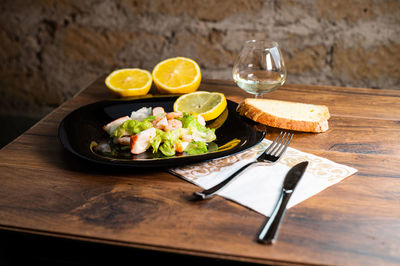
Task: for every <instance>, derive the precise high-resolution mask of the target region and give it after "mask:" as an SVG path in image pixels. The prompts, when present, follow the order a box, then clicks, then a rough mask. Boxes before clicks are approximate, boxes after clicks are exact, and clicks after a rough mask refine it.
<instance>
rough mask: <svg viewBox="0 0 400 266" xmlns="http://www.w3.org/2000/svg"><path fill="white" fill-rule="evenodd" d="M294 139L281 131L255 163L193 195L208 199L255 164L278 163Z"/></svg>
mask: <svg viewBox="0 0 400 266" xmlns="http://www.w3.org/2000/svg"><path fill="white" fill-rule="evenodd" d="M292 138H293V134H292V133H288V132H285V131H281V133H279V135H278V136H277V137H276V138H275V140H274V141H273V142H272V143H271V144H270V145H269V146H268V148H267V149H266V150H265V151H264V152H263V153H262V154H261V155H260V156H259V157H258V158H257V159H256V160H255V161H251V162H249V163H247V164H245V165H244V166H242V167H241V168H240V169H239V170H237V171H236V172H235V173H233V174H232V175H230V176H229V177H228V178H226V179H225V180H223V181H222V182H220V183H218V184H216V185H215V186H213V187H211V188H209V189H206V190H203V191H201V192H194V193H193V195H194V196H195V197H196V198H197V199H200V200H202V199H208V198H210V197H212V196H214V195H215V194H216V193H217V192H218V191H220V190H221V189H222V188H224V187H225V186H226V185H227V184H229V183H230V182H232V181H233V180H234V179H235V178H236V177H237V176H239V175H240V174H241V173H243V172H244V170H245V169H247V168H248V167H249V166H251V165H253V164H255V163H267V164H268V165H272V164H275V163H277V162H278V161H279V160H280V158H282V155H283V154H284V153H285V151H286V149H287V147H288V146H289V144H290V141H291V140H292Z"/></svg>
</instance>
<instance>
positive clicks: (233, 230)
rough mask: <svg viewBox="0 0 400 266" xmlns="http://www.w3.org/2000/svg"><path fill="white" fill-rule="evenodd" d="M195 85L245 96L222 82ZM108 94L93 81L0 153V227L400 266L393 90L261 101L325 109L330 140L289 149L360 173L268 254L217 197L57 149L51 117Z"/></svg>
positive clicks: (330, 192) (155, 173)
mask: <svg viewBox="0 0 400 266" xmlns="http://www.w3.org/2000/svg"><path fill="white" fill-rule="evenodd" d="M200 89H201V90H208V91H220V92H223V93H225V95H226V96H227V98H228V99H230V100H232V101H235V102H240V101H241V100H242V99H243V98H244V97H250V95H247V94H245V93H244V92H242V91H241V90H240V89H239V88H238V87H236V86H235V85H234V84H233V83H232V82H228V81H218V80H206V81H203V83H202V84H201V88H200ZM153 92H154V91H153ZM112 97H113V96H112V95H111V94H110V93H109V92H108V91H107V89H106V87H105V85H104V77H100V78H99V79H98V80H97V81H95V82H94V83H93V84H92V85H91V86H89V87H88V88H87V89H85V90H83V91H82V92H81V93H79V94H78V95H76V96H75V97H73V98H72V99H70V100H68V101H67V102H65V103H64V104H63V105H62V106H60V107H59V108H57V109H56V110H54V111H53V112H52V113H50V114H49V115H48V116H46V117H45V118H44V119H43V120H41V121H40V122H39V123H38V124H36V125H35V126H33V127H32V128H31V129H29V130H28V131H27V132H25V133H24V134H23V135H21V136H20V137H18V138H17V139H16V140H14V141H13V142H12V143H10V144H9V145H7V146H5V147H4V148H3V149H1V150H0V229H2V230H9V231H20V232H27V233H31V234H37V235H49V236H53V237H57V238H66V239H80V240H83V241H88V242H96V243H103V244H106V245H110V247H111V246H115V245H117V246H124V247H129V248H132V249H144V250H154V251H165V252H171V253H176V254H186V255H189V256H200V257H210V258H219V259H228V260H232V261H240V262H254V263H263V264H302V265H304V264H307V265H312V264H314V265H321V264H326V265H399V264H400V163H399V162H400V91H389V90H372V89H364V88H345V87H331V86H311V85H296V84H289V85H285V86H283V87H282V88H280V89H278V90H276V91H274V92H272V93H270V94H268V95H267V97H269V98H273V99H281V100H289V101H298V102H304V103H313V104H325V105H327V106H328V107H329V110H330V112H331V115H332V118H331V119H330V120H329V126H330V129H329V130H328V132H326V133H322V134H313V133H297V134H296V135H295V138H294V139H293V141H292V144H291V146H292V147H293V148H296V149H299V150H302V151H305V152H309V153H312V154H315V155H318V156H322V157H325V158H328V159H330V160H333V161H335V162H338V163H343V164H346V165H349V166H352V167H355V168H356V169H358V172H357V173H356V174H355V175H353V176H351V177H349V178H347V179H345V180H344V181H342V182H340V183H338V184H336V185H334V186H332V187H330V188H328V189H326V190H324V191H323V192H321V193H319V194H317V195H316V196H314V197H312V198H310V199H308V200H306V201H304V202H302V203H301V204H299V205H297V206H295V207H293V208H291V209H290V210H288V211H287V214H286V216H285V217H284V220H283V223H282V225H281V228H280V234H279V239H278V241H277V242H276V244H275V245H272V246H268V245H261V244H258V243H257V242H256V241H255V238H256V235H257V233H258V231H259V229H260V226H261V225H262V224H263V222H264V217H263V216H262V215H260V214H258V213H255V212H254V211H251V210H249V209H247V208H245V207H243V206H240V205H238V204H235V203H233V202H231V201H228V200H225V199H223V198H221V197H216V198H214V199H212V200H208V201H203V202H193V201H190V200H189V198H190V195H191V194H192V192H193V191H197V190H199V188H198V187H196V186H194V185H193V184H191V183H188V182H186V181H183V180H181V179H179V178H177V177H175V176H173V175H171V174H168V173H167V172H166V171H165V170H164V169H151V170H140V169H117V168H111V167H108V168H105V167H100V166H98V165H94V164H90V163H87V162H84V161H81V160H79V159H78V158H75V157H74V156H72V155H71V154H69V153H68V152H67V151H65V150H64V149H63V147H62V145H61V144H60V143H59V141H58V137H57V130H58V125H59V123H60V121H61V120H62V119H63V118H64V117H65V116H66V115H67V114H68V113H69V112H71V111H73V110H74V109H76V108H78V107H80V106H83V105H86V104H89V103H92V102H96V101H99V100H102V99H110V98H112ZM277 132H278V130H274V129H270V130H269V131H268V133H267V136H266V137H267V138H268V139H272V138H273V137H274V136H275V135H276V134H277Z"/></svg>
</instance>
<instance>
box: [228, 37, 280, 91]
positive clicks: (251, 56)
mask: <svg viewBox="0 0 400 266" xmlns="http://www.w3.org/2000/svg"><path fill="white" fill-rule="evenodd" d="M232 73H233V80H234V81H235V82H236V84H237V85H238V86H239V87H240V88H241V89H243V90H244V91H246V92H248V93H251V94H255V98H262V94H264V93H267V92H270V91H273V90H275V89H277V88H279V87H280V86H281V85H283V83H285V80H286V67H285V63H284V62H283V57H282V54H281V51H280V49H279V45H278V43H277V42H272V41H271V42H270V41H263V40H250V41H247V42H245V44H244V46H243V48H242V50H241V51H240V53H239V55H238V57H237V59H236V61H235V64H234V66H233V71H232Z"/></svg>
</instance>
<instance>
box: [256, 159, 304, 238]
mask: <svg viewBox="0 0 400 266" xmlns="http://www.w3.org/2000/svg"><path fill="white" fill-rule="evenodd" d="M307 165H308V161H304V162H301V163H299V164H296V165H295V166H293V167H292V168H291V169H290V170H289V172H288V173H287V174H286V177H285V180H284V181H283V186H282V192H281V195H280V197H279V200H278V202H277V203H276V206H275V208H274V211H273V212H272V214H271V217H269V219H268V220H267V221H266V223H265V225H264V226H263V228H262V229H261V232H260V234H259V235H258V241H259V242H261V243H266V244H272V243H274V241H275V240H276V238H277V237H278V230H279V226H280V224H281V221H282V218H283V216H284V215H285V212H286V205H287V204H288V202H289V199H290V197H291V196H292V194H293V191H294V189H295V188H296V186H297V184H298V183H299V181H300V179H301V177H302V176H303V174H304V172H305V171H306V168H307Z"/></svg>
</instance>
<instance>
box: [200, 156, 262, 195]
mask: <svg viewBox="0 0 400 266" xmlns="http://www.w3.org/2000/svg"><path fill="white" fill-rule="evenodd" d="M256 162H257V161H253V162H250V163H247V164H245V165H244V166H242V167H241V168H240V169H239V170H237V171H236V172H234V173H233V174H232V175H230V176H229V177H228V178H226V179H225V180H223V181H222V182H220V183H218V184H216V185H215V186H213V187H211V188H209V189H206V190H203V191H201V192H194V193H193V195H194V196H196V197H197V198H198V199H208V198H210V197H212V196H214V195H215V194H216V193H217V192H218V191H220V190H221V189H222V188H224V187H225V186H226V185H227V184H229V183H230V182H232V181H233V180H234V179H235V178H236V177H237V176H239V174H241V173H242V172H243V171H244V170H245V169H246V168H248V167H249V166H250V165H252V164H254V163H256Z"/></svg>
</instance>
